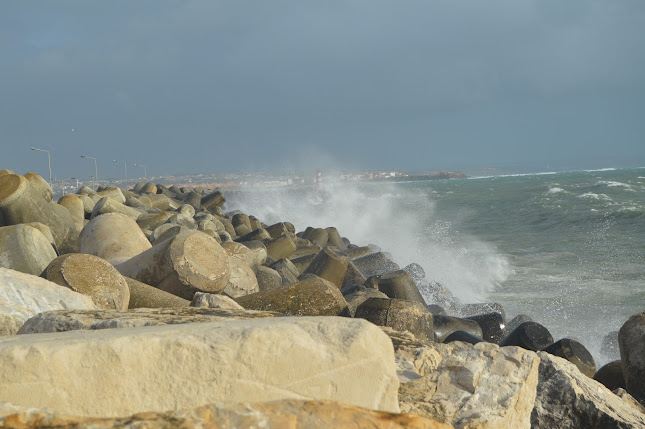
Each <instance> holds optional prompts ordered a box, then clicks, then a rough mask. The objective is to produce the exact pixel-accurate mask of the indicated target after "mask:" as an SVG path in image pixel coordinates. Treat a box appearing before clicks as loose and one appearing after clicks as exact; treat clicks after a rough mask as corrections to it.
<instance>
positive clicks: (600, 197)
mask: <svg viewBox="0 0 645 429" xmlns="http://www.w3.org/2000/svg"><path fill="white" fill-rule="evenodd" d="M577 198H591V199H594V200H611V197H609V196H608V195H606V194H595V193H593V192H586V193H584V194H581V195H578V196H577Z"/></svg>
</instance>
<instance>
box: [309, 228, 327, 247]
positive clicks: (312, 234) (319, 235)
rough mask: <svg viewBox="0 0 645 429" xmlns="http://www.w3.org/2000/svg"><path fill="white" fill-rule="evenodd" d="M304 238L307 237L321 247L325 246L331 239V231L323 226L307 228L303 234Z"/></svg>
mask: <svg viewBox="0 0 645 429" xmlns="http://www.w3.org/2000/svg"><path fill="white" fill-rule="evenodd" d="M303 238H306V239H307V240H309V241H311V242H312V243H315V244H317V245H319V246H320V247H325V246H326V245H327V241H328V240H329V233H328V232H327V231H326V230H324V229H322V228H307V230H306V231H305V233H304V234H303Z"/></svg>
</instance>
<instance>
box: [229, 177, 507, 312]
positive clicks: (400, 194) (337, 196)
mask: <svg viewBox="0 0 645 429" xmlns="http://www.w3.org/2000/svg"><path fill="white" fill-rule="evenodd" d="M395 187H396V185H385V184H383V185H381V186H380V188H381V189H375V187H369V189H367V188H364V189H361V188H360V187H359V186H357V185H347V184H346V183H343V184H340V183H339V184H334V183H330V182H327V183H325V188H326V191H328V192H326V193H325V195H326V197H325V198H323V199H320V198H318V199H316V197H309V198H303V197H302V195H300V196H295V194H293V193H287V192H282V193H281V194H280V195H279V196H276V198H271V199H270V201H267V200H268V198H267V196H266V195H263V194H262V193H257V194H255V196H253V194H250V195H251V196H249V197H247V198H244V199H243V200H242V201H238V202H237V204H235V206H230V207H227V208H228V209H240V210H242V211H244V212H245V213H248V214H253V215H255V216H256V217H258V218H259V219H260V220H262V221H264V222H266V223H269V224H270V223H273V222H277V221H290V222H292V223H293V224H294V225H295V226H296V229H297V230H298V231H302V230H304V229H305V228H306V227H307V226H314V227H323V228H324V227H328V226H335V227H336V228H337V229H338V231H339V232H340V233H341V235H344V236H346V237H347V238H349V240H350V241H351V242H352V243H354V244H358V245H366V244H369V243H373V244H376V245H377V246H379V247H381V248H382V249H383V250H384V251H387V252H390V253H391V254H392V259H393V260H394V262H396V263H397V264H399V265H400V266H401V267H404V266H405V265H407V264H410V263H412V262H416V263H418V264H420V265H421V266H422V267H423V268H424V270H425V272H426V277H427V279H428V280H429V281H437V282H439V283H441V284H443V285H444V286H446V287H447V288H448V289H450V290H451V291H452V292H453V293H454V294H455V296H457V297H458V298H460V299H461V300H462V301H465V302H474V301H478V300H482V299H484V298H485V296H486V294H487V293H488V292H489V291H491V290H493V289H494V288H495V287H496V286H498V285H499V284H500V283H501V282H503V281H504V280H506V278H507V277H508V276H509V275H510V273H511V268H510V266H509V263H508V261H507V260H506V258H505V257H503V256H502V255H500V254H499V253H498V252H497V251H496V250H495V249H494V248H493V246H491V245H489V244H487V243H484V242H482V241H481V240H478V239H476V238H474V237H470V236H467V235H465V234H462V233H460V232H459V225H460V217H461V218H463V217H464V216H465V215H466V214H464V213H462V214H459V213H455V214H454V216H453V217H452V218H451V219H438V218H437V217H436V214H435V208H434V205H435V203H434V201H433V200H431V197H430V195H429V194H428V193H426V192H423V191H420V190H416V191H413V190H406V189H402V188H400V187H398V188H395ZM378 191H380V192H378ZM227 204H229V203H227Z"/></svg>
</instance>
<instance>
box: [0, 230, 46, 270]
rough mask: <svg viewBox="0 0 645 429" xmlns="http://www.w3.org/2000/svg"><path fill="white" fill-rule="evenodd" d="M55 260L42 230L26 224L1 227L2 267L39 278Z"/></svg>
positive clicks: (0, 254)
mask: <svg viewBox="0 0 645 429" xmlns="http://www.w3.org/2000/svg"><path fill="white" fill-rule="evenodd" d="M55 258H56V251H55V250H54V248H53V247H52V245H51V243H50V242H49V240H48V239H47V238H46V237H45V236H44V235H43V234H42V233H41V232H40V230H38V229H36V228H34V227H32V226H28V225H25V224H18V225H11V226H3V227H0V267H4V268H10V269H12V270H16V271H20V272H23V273H27V274H33V275H36V276H38V275H40V273H42V272H43V270H44V269H45V268H46V267H47V265H49V263H50V262H51V261H53V260H54V259H55Z"/></svg>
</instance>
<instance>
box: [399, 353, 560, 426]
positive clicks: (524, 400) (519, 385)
mask: <svg viewBox="0 0 645 429" xmlns="http://www.w3.org/2000/svg"><path fill="white" fill-rule="evenodd" d="M453 344H454V345H455V346H454V349H452V351H451V350H450V348H447V349H443V350H446V351H448V353H445V354H442V359H441V362H440V363H439V365H438V367H437V368H436V369H435V370H434V371H432V372H431V373H430V374H429V375H427V376H425V377H423V378H419V379H417V380H412V381H410V382H409V383H404V384H401V387H400V389H399V399H400V404H401V410H402V411H404V412H409V413H414V414H418V415H422V416H426V417H430V418H434V419H436V420H438V421H441V422H446V423H450V424H452V425H453V426H454V427H455V428H490V429H500V428H508V429H515V428H529V427H530V423H531V422H530V417H531V410H532V409H533V403H534V400H535V394H536V386H537V382H538V365H539V362H540V359H538V357H537V355H536V354H535V353H533V352H530V351H527V350H523V349H521V348H519V347H504V348H502V347H499V346H497V345H495V344H490V343H479V344H477V345H474V346H471V345H466V344H463V343H453ZM444 346H445V345H444ZM447 347H450V346H447ZM539 427H545V428H546V427H561V426H557V425H556V426H539Z"/></svg>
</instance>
